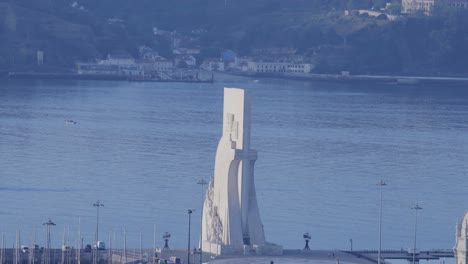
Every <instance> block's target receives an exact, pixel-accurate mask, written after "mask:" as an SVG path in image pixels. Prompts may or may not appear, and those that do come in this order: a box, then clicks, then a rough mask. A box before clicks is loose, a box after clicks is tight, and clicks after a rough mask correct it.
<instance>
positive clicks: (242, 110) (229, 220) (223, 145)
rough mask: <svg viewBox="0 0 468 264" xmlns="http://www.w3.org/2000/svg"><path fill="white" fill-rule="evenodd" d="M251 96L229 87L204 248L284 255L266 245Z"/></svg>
mask: <svg viewBox="0 0 468 264" xmlns="http://www.w3.org/2000/svg"><path fill="white" fill-rule="evenodd" d="M250 105H251V102H250V94H249V93H248V92H247V91H245V90H243V89H237V88H224V111H223V134H222V137H221V139H220V141H219V144H218V149H217V151H216V162H215V168H214V176H213V178H212V179H211V182H210V184H209V187H208V190H207V193H206V198H205V203H204V206H203V222H202V230H203V231H202V240H203V243H202V247H203V248H202V250H203V251H204V252H210V253H213V254H282V247H280V246H278V245H274V244H270V243H266V242H265V234H264V232H263V225H262V221H261V220H260V213H259V210H258V205H257V197H256V193H255V184H254V164H255V161H256V160H257V152H256V151H255V150H252V149H250V112H251V107H250Z"/></svg>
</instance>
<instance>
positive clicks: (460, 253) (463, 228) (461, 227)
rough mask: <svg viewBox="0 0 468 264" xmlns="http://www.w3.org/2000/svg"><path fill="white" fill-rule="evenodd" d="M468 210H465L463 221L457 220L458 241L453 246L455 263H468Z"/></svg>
mask: <svg viewBox="0 0 468 264" xmlns="http://www.w3.org/2000/svg"><path fill="white" fill-rule="evenodd" d="M467 232H468V212H465V215H464V216H463V219H462V221H461V222H458V221H457V227H456V238H455V239H456V241H455V247H454V248H453V251H454V254H455V264H467V263H466V250H467V248H468V244H467V239H468V236H467V235H468V233H467Z"/></svg>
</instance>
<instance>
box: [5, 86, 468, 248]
mask: <svg viewBox="0 0 468 264" xmlns="http://www.w3.org/2000/svg"><path fill="white" fill-rule="evenodd" d="M224 86H227V87H241V88H248V89H250V90H251V91H252V97H253V111H252V112H253V113H252V115H253V116H252V119H253V124H252V129H253V131H252V145H253V148H255V149H257V150H258V151H259V158H258V161H257V164H256V176H255V177H256V187H257V195H258V201H259V206H260V213H261V216H262V220H263V224H264V227H265V233H266V236H267V239H268V240H269V241H271V242H275V243H278V244H282V245H284V246H285V247H287V248H301V247H303V244H304V242H303V240H302V234H303V233H304V232H310V233H311V235H312V241H311V247H313V248H319V249H325V248H329V249H330V248H336V249H348V248H349V247H350V239H352V240H353V243H354V245H353V246H354V248H357V249H376V248H377V247H378V219H379V215H378V212H379V189H378V187H377V186H376V183H377V182H378V181H380V180H381V179H382V180H385V181H387V182H388V186H386V187H385V188H384V190H383V212H384V213H383V243H382V247H383V248H386V249H390V248H392V249H400V248H408V247H411V245H412V243H413V234H414V222H415V212H414V210H411V209H410V208H411V207H412V206H414V204H415V203H419V204H420V205H421V206H422V207H423V208H424V209H423V210H420V211H419V215H418V247H419V248H421V249H435V248H443V249H450V248H452V247H453V245H454V240H455V239H454V233H455V221H456V219H457V217H458V218H459V217H461V216H462V215H463V213H464V211H465V210H467V209H468V203H467V202H468V191H467V190H468V181H467V172H468V89H467V88H468V87H458V88H455V87H411V86H405V87H402V86H394V85H354V84H353V85H348V84H331V83H308V82H296V81H282V80H263V79H262V80H260V81H254V80H252V79H248V78H239V77H226V79H225V80H223V81H218V82H216V83H214V84H186V83H128V82H96V81H32V80H28V81H25V80H22V81H5V80H2V81H0V150H1V151H0V179H1V184H0V202H1V207H0V231H3V232H4V233H5V236H6V240H7V245H9V246H10V245H13V243H14V239H15V230H16V229H19V230H20V231H21V243H22V244H30V243H31V242H30V241H32V240H34V241H35V243H36V244H40V245H44V244H45V227H44V226H43V225H42V223H44V222H46V221H47V220H48V218H49V217H50V218H51V219H52V220H53V221H54V222H55V223H56V224H57V226H56V227H53V229H52V238H53V245H54V246H57V247H58V246H59V245H60V243H61V242H60V241H61V238H62V234H63V232H64V230H66V232H65V233H67V234H68V235H67V236H68V237H69V238H68V240H70V241H72V240H75V239H76V237H77V233H78V231H77V229H78V222H79V219H81V230H82V236H83V238H84V243H85V244H86V243H91V241H92V240H93V237H94V232H95V226H96V209H95V208H93V206H92V205H93V203H94V202H95V201H96V200H101V202H102V203H103V204H104V205H105V206H104V207H102V208H101V210H100V226H99V234H100V238H101V240H105V241H108V239H109V235H110V234H111V236H112V240H114V236H115V242H113V243H114V246H117V247H123V229H124V228H126V229H127V234H128V235H127V245H128V246H129V247H138V246H139V234H140V232H141V233H142V236H143V246H144V247H151V246H152V243H153V225H156V232H157V237H158V242H157V244H158V245H159V246H162V239H161V235H162V233H163V232H164V231H168V232H170V233H171V234H172V239H171V240H170V243H169V244H170V246H172V247H173V248H182V247H185V245H186V241H187V229H188V216H187V213H186V211H187V209H189V208H193V209H196V211H195V213H194V214H193V215H192V216H193V219H192V224H193V225H192V237H193V240H192V243H196V241H197V238H198V236H199V233H200V232H199V226H200V206H201V187H200V186H199V185H197V184H196V182H197V181H198V180H199V179H206V180H209V178H210V177H211V175H212V173H213V165H214V157H215V151H216V146H217V142H218V139H219V137H220V135H221V127H222V96H223V87H224ZM69 119H72V120H75V121H77V124H75V125H71V124H66V123H65V120H69ZM114 234H115V235H114ZM69 243H70V244H71V243H72V242H69ZM73 243H74V242H73ZM72 245H74V244H72Z"/></svg>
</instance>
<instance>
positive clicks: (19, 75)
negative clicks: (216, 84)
mask: <svg viewBox="0 0 468 264" xmlns="http://www.w3.org/2000/svg"><path fill="white" fill-rule="evenodd" d="M2 76H4V77H6V78H8V79H49V80H93V81H126V82H188V83H212V82H213V81H214V80H213V78H209V79H165V80H163V79H150V78H137V77H131V76H123V75H106V74H77V73H53V72H45V73H39V72H7V73H6V74H3V75H2Z"/></svg>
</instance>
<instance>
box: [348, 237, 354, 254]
mask: <svg viewBox="0 0 468 264" xmlns="http://www.w3.org/2000/svg"><path fill="white" fill-rule="evenodd" d="M349 243H350V244H351V251H353V239H352V238H350V239H349Z"/></svg>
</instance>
